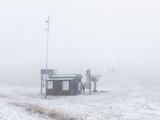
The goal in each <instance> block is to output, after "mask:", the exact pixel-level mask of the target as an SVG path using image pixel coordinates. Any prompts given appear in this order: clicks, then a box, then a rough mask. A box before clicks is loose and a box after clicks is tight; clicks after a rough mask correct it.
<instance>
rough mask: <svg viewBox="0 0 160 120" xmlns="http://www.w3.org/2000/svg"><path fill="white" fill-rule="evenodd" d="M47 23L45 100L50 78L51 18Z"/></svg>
mask: <svg viewBox="0 0 160 120" xmlns="http://www.w3.org/2000/svg"><path fill="white" fill-rule="evenodd" d="M46 23H47V29H46V31H47V46H46V79H45V98H46V97H47V78H48V73H47V72H48V48H49V33H50V27H49V25H50V17H49V16H48V19H47V20H46Z"/></svg>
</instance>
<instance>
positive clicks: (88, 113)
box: [0, 84, 160, 120]
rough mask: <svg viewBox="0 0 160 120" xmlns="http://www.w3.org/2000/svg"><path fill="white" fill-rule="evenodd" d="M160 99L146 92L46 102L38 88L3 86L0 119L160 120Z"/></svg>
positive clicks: (98, 94) (128, 92) (76, 97)
mask: <svg viewBox="0 0 160 120" xmlns="http://www.w3.org/2000/svg"><path fill="white" fill-rule="evenodd" d="M159 100H160V97H159V96H158V95H157V93H156V94H155V92H154V94H153V93H152V92H150V91H148V90H145V89H143V90H142V89H141V90H128V91H126V90H123V91H120V90H118V89H117V90H114V91H113V90H107V91H105V92H99V93H96V94H92V95H87V94H85V95H80V96H58V97H51V96H49V97H48V98H47V99H44V98H43V97H42V96H41V95H40V94H39V88H24V87H18V86H8V85H2V84H1V85H0V120H54V119H55V120H160V102H159Z"/></svg>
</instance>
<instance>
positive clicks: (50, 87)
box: [47, 81, 53, 89]
mask: <svg viewBox="0 0 160 120" xmlns="http://www.w3.org/2000/svg"><path fill="white" fill-rule="evenodd" d="M47 88H48V89H53V81H48V84H47Z"/></svg>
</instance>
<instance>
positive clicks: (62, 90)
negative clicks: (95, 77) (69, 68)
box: [45, 74, 82, 95]
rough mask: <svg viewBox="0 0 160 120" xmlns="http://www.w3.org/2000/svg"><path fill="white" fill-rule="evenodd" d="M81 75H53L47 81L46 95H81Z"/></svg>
mask: <svg viewBox="0 0 160 120" xmlns="http://www.w3.org/2000/svg"><path fill="white" fill-rule="evenodd" d="M81 79H82V75H80V74H53V75H51V76H49V77H48V78H47V79H45V80H46V90H45V91H46V95H79V94H81V88H82V87H81Z"/></svg>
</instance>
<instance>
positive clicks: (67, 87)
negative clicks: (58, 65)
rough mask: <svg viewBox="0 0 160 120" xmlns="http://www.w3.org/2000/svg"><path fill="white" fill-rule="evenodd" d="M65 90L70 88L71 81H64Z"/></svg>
mask: <svg viewBox="0 0 160 120" xmlns="http://www.w3.org/2000/svg"><path fill="white" fill-rule="evenodd" d="M63 90H69V81H63Z"/></svg>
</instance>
